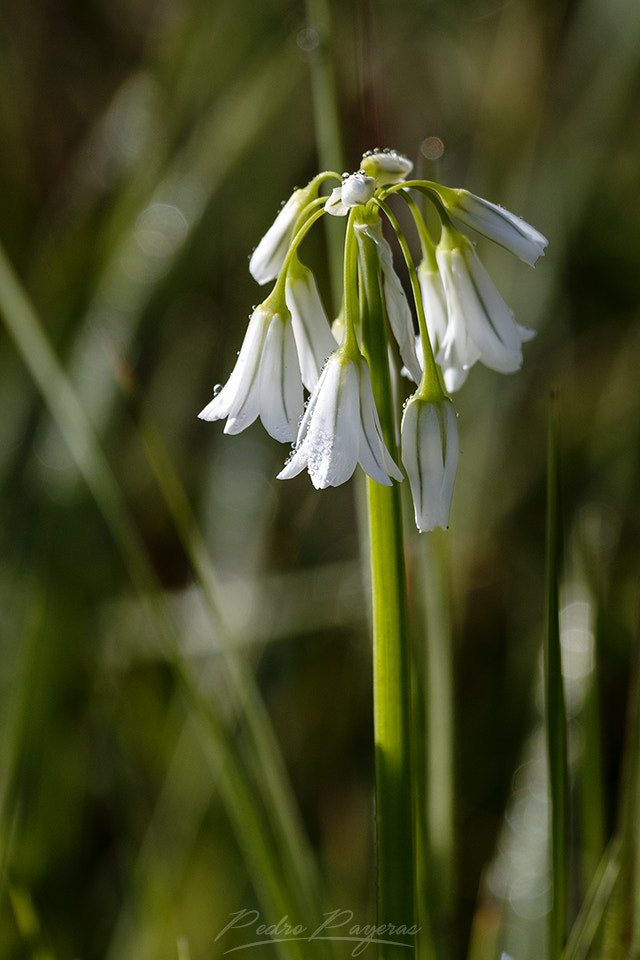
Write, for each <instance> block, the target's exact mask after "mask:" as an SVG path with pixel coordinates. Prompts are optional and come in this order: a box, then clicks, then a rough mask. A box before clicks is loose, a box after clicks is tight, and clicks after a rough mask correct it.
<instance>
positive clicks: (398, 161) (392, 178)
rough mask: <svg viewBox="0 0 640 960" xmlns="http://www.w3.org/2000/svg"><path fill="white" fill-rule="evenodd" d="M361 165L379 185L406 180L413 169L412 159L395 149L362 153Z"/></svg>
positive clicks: (363, 170) (364, 171)
mask: <svg viewBox="0 0 640 960" xmlns="http://www.w3.org/2000/svg"><path fill="white" fill-rule="evenodd" d="M361 167H362V172H363V173H366V174H368V175H369V176H370V177H373V178H374V179H375V181H376V186H377V187H382V186H385V185H386V184H390V183H399V182H400V181H401V180H406V178H407V175H408V174H409V173H411V171H412V170H413V164H412V163H411V160H408V159H407V157H403V155H402V154H401V153H397V152H396V151H395V150H369V151H367V153H365V154H363V155H362V164H361Z"/></svg>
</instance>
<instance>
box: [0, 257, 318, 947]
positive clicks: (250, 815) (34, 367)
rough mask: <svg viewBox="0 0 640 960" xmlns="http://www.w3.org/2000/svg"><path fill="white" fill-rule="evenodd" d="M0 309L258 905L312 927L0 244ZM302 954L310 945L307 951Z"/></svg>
mask: <svg viewBox="0 0 640 960" xmlns="http://www.w3.org/2000/svg"><path fill="white" fill-rule="evenodd" d="M0 313H1V314H2V316H3V317H4V320H5V325H6V327H7V330H8V332H9V334H10V335H11V337H12V338H13V340H14V342H15V345H16V347H17V349H18V351H19V353H20V354H21V356H22V358H23V360H24V362H25V364H26V366H27V367H28V369H29V371H30V373H31V375H32V377H33V379H34V380H35V382H36V384H37V385H38V387H39V389H40V391H41V393H42V395H43V398H44V400H45V402H46V404H47V406H48V407H49V410H50V412H51V414H52V416H53V418H54V420H55V421H56V423H57V425H58V428H59V429H60V431H61V434H62V436H63V438H64V440H65V442H66V443H67V445H68V447H69V450H70V452H71V454H72V456H73V458H74V461H75V463H76V466H77V468H78V470H79V472H80V474H81V476H82V477H83V478H84V480H85V482H86V484H87V486H88V487H89V489H90V491H91V493H92V495H93V497H94V499H95V501H96V503H97V505H98V507H99V509H100V511H101V512H102V514H103V517H104V519H105V521H106V522H107V524H108V526H109V529H110V530H111V534H112V536H113V538H114V540H115V542H116V544H117V546H118V548H119V550H120V552H121V555H122V558H123V560H124V563H125V565H126V567H127V569H128V571H129V574H130V576H131V579H132V580H133V582H134V584H135V586H136V587H137V589H138V591H139V593H140V595H141V597H142V598H143V599H144V601H145V602H146V605H147V610H148V613H149V616H150V619H151V622H152V623H153V625H154V627H155V629H156V630H157V633H158V636H159V637H160V639H161V640H162V641H163V644H164V650H165V655H166V656H167V660H168V662H169V663H170V665H171V667H172V669H173V671H174V673H175V676H176V679H177V681H178V683H179V685H180V688H181V690H182V692H183V694H184V695H185V698H186V700H187V702H188V704H189V706H190V708H191V710H192V712H193V715H194V717H195V719H196V720H197V721H198V722H199V724H200V726H201V729H202V731H203V743H204V745H205V747H206V749H207V754H208V756H209V759H210V761H211V763H212V766H213V769H214V771H215V772H216V774H218V784H219V788H220V790H221V793H222V795H223V798H224V801H225V805H226V807H227V811H228V814H229V817H230V819H231V821H232V823H233V824H234V827H235V829H236V833H237V837H238V840H239V843H240V846H241V847H242V849H243V851H244V853H245V855H246V860H247V866H248V868H249V870H250V872H251V875H252V879H253V883H254V886H255V888H256V891H257V893H258V896H259V898H260V900H261V902H262V903H263V905H264V907H265V910H266V911H267V912H268V913H269V914H270V915H271V916H274V917H276V918H278V919H279V918H280V917H281V916H284V915H285V914H287V913H291V912H293V913H296V912H297V913H298V914H299V916H301V917H304V918H305V919H306V920H307V922H308V923H309V925H310V926H312V925H313V924H314V922H316V923H317V912H316V913H314V915H313V916H309V915H308V904H307V903H306V901H305V900H304V899H303V900H302V901H301V899H300V891H299V887H298V885H297V882H296V881H294V880H293V879H292V878H291V877H290V875H289V873H288V865H287V858H286V855H283V854H282V851H280V850H279V848H278V845H277V843H274V838H273V836H272V834H271V831H270V829H269V827H268V825H267V824H266V823H265V820H264V813H263V810H262V808H261V803H260V799H259V797H258V796H257V795H256V791H255V787H254V785H253V783H252V781H251V779H250V777H249V776H248V772H247V771H246V770H245V769H244V768H243V766H242V763H241V762H239V758H238V755H237V751H236V750H235V748H234V744H233V742H232V740H231V738H230V737H229V736H228V734H227V730H226V727H225V724H224V720H223V719H222V717H221V716H219V715H218V713H216V712H215V708H214V705H212V704H210V703H209V702H208V701H206V700H205V698H204V697H203V696H202V694H201V692H200V689H199V685H198V682H197V680H196V678H195V677H194V676H193V674H192V672H191V671H190V670H189V668H188V665H187V664H186V663H185V662H184V660H183V658H182V657H181V654H180V642H179V637H178V635H177V633H176V630H175V627H174V625H173V623H172V619H171V616H170V614H169V611H168V609H167V606H166V603H165V602H164V600H163V595H162V592H161V589H160V587H159V584H158V583H157V580H156V577H155V574H154V571H153V569H152V567H151V564H150V562H149V560H148V557H147V555H146V552H145V548H144V546H143V544H142V542H141V539H140V536H139V533H138V530H137V527H136V524H135V522H134V520H133V518H132V517H131V516H130V514H129V512H128V507H127V505H126V503H125V501H124V499H123V497H122V494H121V492H120V489H119V487H118V484H117V481H116V480H115V477H114V475H113V473H112V471H111V468H110V466H109V464H108V462H107V460H106V458H105V456H104V454H103V452H102V450H101V448H100V446H99V444H98V441H97V439H96V437H95V434H94V432H93V428H92V426H91V424H90V422H89V420H88V418H87V416H86V414H85V412H84V410H83V408H82V406H81V404H80V402H79V400H78V398H77V396H76V394H75V392H74V390H73V387H72V386H71V384H70V382H69V380H68V378H67V376H66V374H65V372H64V370H63V368H62V366H61V365H60V363H59V361H58V360H57V358H56V356H55V354H54V352H53V350H52V348H51V346H50V344H49V342H48V340H47V338H46V336H45V334H44V331H43V330H42V327H41V325H40V323H39V320H38V317H37V316H36V314H35V312H34V311H33V309H32V307H31V305H30V303H29V301H28V299H27V298H26V296H25V294H24V292H23V290H22V287H21V286H20V284H19V282H18V280H17V278H16V276H15V274H14V273H13V270H12V269H11V266H10V264H9V262H8V260H7V258H6V256H5V254H4V251H3V250H2V249H0ZM311 950H314V948H313V947H312V948H311ZM314 952H315V951H314ZM283 955H287V956H289V957H291V958H292V960H293V958H295V960H299V958H300V957H301V956H302V951H301V944H300V943H299V942H298V941H291V942H290V943H288V944H286V947H283ZM308 955H309V948H307V952H306V956H308Z"/></svg>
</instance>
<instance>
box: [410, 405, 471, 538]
mask: <svg viewBox="0 0 640 960" xmlns="http://www.w3.org/2000/svg"><path fill="white" fill-rule="evenodd" d="M400 435H401V449H402V463H403V465H404V468H405V470H406V472H407V477H408V479H409V485H410V486H411V495H412V498H413V507H414V512H415V519H416V526H417V528H418V530H420V531H421V532H423V533H424V532H425V531H427V530H434V529H435V527H442V529H443V530H446V529H447V528H448V526H449V513H450V510H451V498H452V496H453V485H454V481H455V478H456V471H457V469H458V454H459V443H458V424H457V420H456V412H455V410H454V407H453V404H452V403H451V401H450V400H449V399H448V398H443V399H442V400H439V401H436V402H430V401H428V400H425V399H423V398H422V397H421V396H420V395H419V393H418V394H415V395H414V396H413V397H411V399H410V400H409V401H408V402H407V404H406V405H405V408H404V413H403V415H402V425H401V428H400Z"/></svg>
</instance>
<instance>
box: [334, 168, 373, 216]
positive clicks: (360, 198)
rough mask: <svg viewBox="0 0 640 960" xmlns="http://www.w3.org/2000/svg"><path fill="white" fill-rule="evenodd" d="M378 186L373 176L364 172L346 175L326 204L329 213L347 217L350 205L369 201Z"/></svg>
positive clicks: (353, 205) (355, 205) (354, 205)
mask: <svg viewBox="0 0 640 960" xmlns="http://www.w3.org/2000/svg"><path fill="white" fill-rule="evenodd" d="M375 188H376V182H375V180H374V179H373V177H367V176H366V175H365V174H364V173H360V172H358V173H352V174H351V176H349V177H345V178H344V180H343V181H342V184H341V186H339V187H335V188H334V189H333V190H332V191H331V196H330V197H329V199H328V200H327V202H326V203H325V205H324V208H325V210H326V211H327V213H330V214H331V215H332V216H334V217H345V216H346V215H347V213H348V212H349V207H358V206H360V205H361V204H363V203H368V202H369V200H371V197H372V196H373V193H374V190H375Z"/></svg>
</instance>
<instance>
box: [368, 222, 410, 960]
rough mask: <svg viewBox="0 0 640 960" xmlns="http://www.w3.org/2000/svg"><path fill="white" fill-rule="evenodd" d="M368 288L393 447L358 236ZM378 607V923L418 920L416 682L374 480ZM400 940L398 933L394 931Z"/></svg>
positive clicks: (401, 570)
mask: <svg viewBox="0 0 640 960" xmlns="http://www.w3.org/2000/svg"><path fill="white" fill-rule="evenodd" d="M358 241H359V244H360V255H361V256H360V267H361V271H362V286H363V293H364V302H363V318H362V341H363V351H364V353H365V356H366V357H367V360H368V362H369V366H370V370H371V380H372V385H373V391H374V396H375V398H376V404H377V406H378V412H379V415H380V422H381V426H382V431H383V434H384V439H385V442H386V444H387V447H388V449H389V451H390V452H391V453H392V455H393V453H394V451H395V448H396V442H395V426H394V423H395V418H394V409H393V397H392V392H391V383H390V374H389V365H388V359H387V342H386V333H385V311H384V305H383V298H382V290H381V286H380V264H379V260H378V254H377V250H376V246H375V243H374V242H373V241H372V240H371V239H370V238H369V237H367V236H366V235H363V234H361V235H360V236H359V237H358ZM367 493H368V509H369V536H370V560H371V583H372V614H373V698H374V734H375V753H376V830H377V866H378V924H393V925H394V926H397V925H399V924H404V925H406V926H407V928H408V927H410V926H411V925H412V924H413V922H414V885H413V878H414V858H413V847H414V844H413V806H412V777H411V737H410V734H411V688H410V679H411V676H410V656H409V631H408V616H407V595H406V578H405V565H404V552H403V542H402V513H401V505H400V489H399V487H398V486H397V485H395V484H394V485H393V486H390V487H386V486H381V485H380V484H377V483H374V482H373V481H372V480H368V481H367ZM395 939H396V940H398V939H399V938H395ZM396 957H405V958H406V957H407V946H406V944H402V945H398V944H397V943H396V944H384V945H380V946H379V958H380V960H394V958H396Z"/></svg>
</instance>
